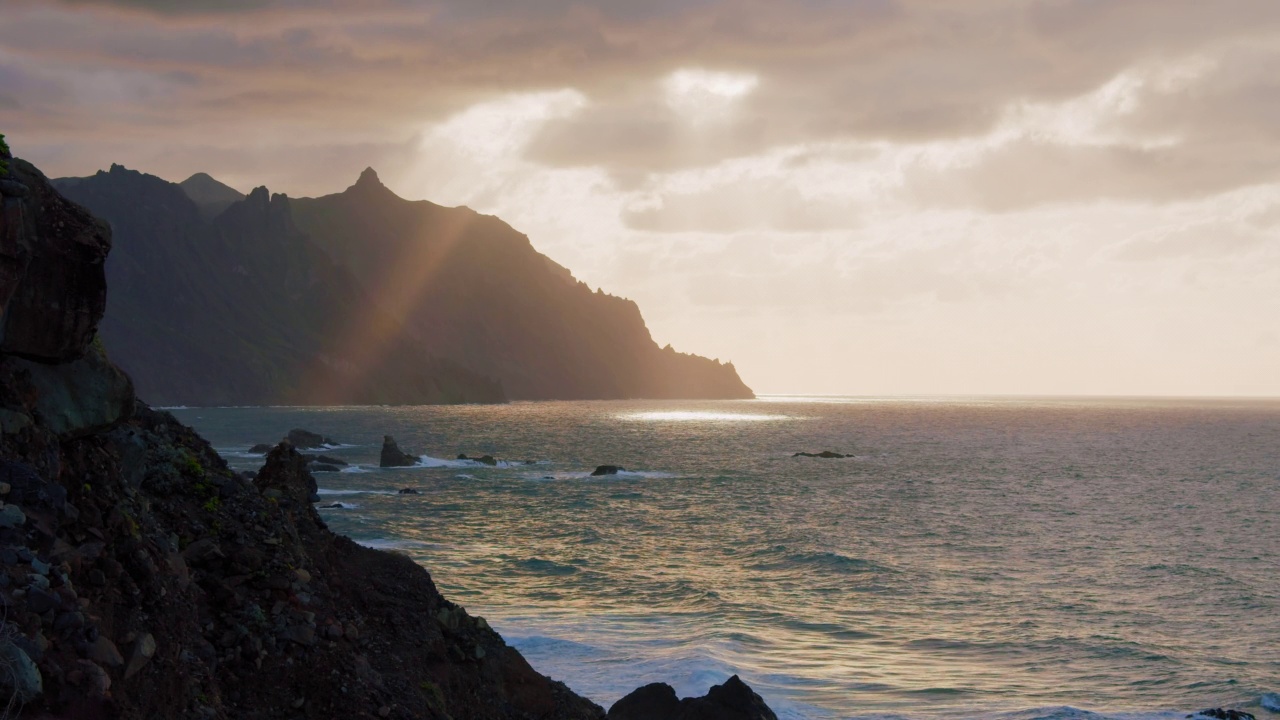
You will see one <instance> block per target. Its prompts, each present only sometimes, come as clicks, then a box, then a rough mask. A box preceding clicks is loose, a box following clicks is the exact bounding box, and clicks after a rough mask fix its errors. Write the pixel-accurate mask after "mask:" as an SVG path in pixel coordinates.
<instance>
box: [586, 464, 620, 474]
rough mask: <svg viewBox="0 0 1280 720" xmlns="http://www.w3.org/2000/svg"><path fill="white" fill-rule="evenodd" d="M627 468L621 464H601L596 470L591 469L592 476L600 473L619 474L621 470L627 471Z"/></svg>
mask: <svg viewBox="0 0 1280 720" xmlns="http://www.w3.org/2000/svg"><path fill="white" fill-rule="evenodd" d="M626 471H627V469H626V468H624V467H622V466H621V465H599V466H597V467H596V469H595V470H592V471H591V477H598V476H600V475H617V474H618V473H620V472H626Z"/></svg>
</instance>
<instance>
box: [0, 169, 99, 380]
mask: <svg viewBox="0 0 1280 720" xmlns="http://www.w3.org/2000/svg"><path fill="white" fill-rule="evenodd" d="M5 158H6V159H8V154H7V153H5ZM8 164H9V172H8V174H7V175H6V176H5V177H4V178H3V179H2V180H0V352H3V353H6V354H9V355H17V356H20V357H24V358H28V359H30V360H36V361H38V362H46V363H56V362H63V361H66V360H74V359H75V358H78V357H80V356H81V355H83V354H84V352H85V350H86V349H87V348H88V347H89V343H90V342H91V341H92V340H93V337H94V333H95V332H96V330H97V326H98V321H99V320H101V319H102V315H103V312H104V311H105V310H106V307H107V283H106V268H105V261H106V258H107V253H108V251H110V250H111V231H110V229H109V228H108V227H107V224H106V223H104V222H102V221H101V220H98V219H97V218H95V217H93V216H92V215H90V214H89V212H88V211H87V210H85V209H84V208H82V207H80V206H79V205H76V204H75V203H73V202H71V201H69V200H67V199H66V198H64V197H62V196H61V195H60V194H59V193H58V192H57V191H56V190H54V189H53V187H52V186H51V185H50V184H49V181H48V180H46V179H45V177H44V175H43V174H41V173H40V171H39V170H37V169H35V168H34V167H33V166H31V165H30V164H29V163H27V162H24V161H22V160H16V159H8Z"/></svg>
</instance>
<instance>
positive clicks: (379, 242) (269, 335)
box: [53, 165, 753, 405]
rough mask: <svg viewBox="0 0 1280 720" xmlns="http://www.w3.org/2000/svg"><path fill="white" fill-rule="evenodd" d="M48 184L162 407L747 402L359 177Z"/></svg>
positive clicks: (443, 219) (621, 306) (582, 287)
mask: <svg viewBox="0 0 1280 720" xmlns="http://www.w3.org/2000/svg"><path fill="white" fill-rule="evenodd" d="M53 184H54V186H55V187H57V188H58V189H59V190H60V191H61V192H62V193H63V194H65V195H66V196H67V197H68V198H70V199H71V200H74V201H76V202H78V203H80V204H82V205H84V206H85V207H87V208H88V209H89V210H90V211H92V212H93V213H94V214H96V215H98V216H100V217H102V218H104V219H106V220H107V221H108V222H110V223H111V225H112V229H113V231H114V249H113V250H112V252H111V255H110V256H109V259H108V261H107V281H108V284H109V287H110V288H111V292H110V294H109V295H108V305H107V311H106V317H105V319H104V320H103V322H102V324H101V327H100V332H101V335H102V337H103V340H104V342H105V343H106V345H107V347H108V348H109V349H110V351H111V353H112V356H113V358H115V360H116V362H117V363H118V364H119V365H121V366H122V367H123V368H124V369H126V370H127V371H129V372H130V374H131V375H132V376H133V378H134V380H135V382H136V384H137V387H138V392H139V395H140V396H141V397H143V398H144V399H147V400H148V401H150V402H152V403H155V404H162V405H177V404H187V405H226V404H230V405H241V404H245V405H259V404H278V403H287V404H350V403H377V404H420V403H447V402H497V401H502V400H505V399H515V400H541V399H626V398H707V399H710V398H717V399H721V398H723V399H728V398H750V397H753V395H752V392H751V390H750V388H748V387H747V386H746V385H745V384H744V383H743V382H742V380H741V379H740V378H739V377H738V374H737V371H736V370H735V369H734V367H733V365H732V364H730V363H721V362H719V361H716V360H710V359H707V358H704V357H700V356H697V355H689V354H685V353H679V352H676V351H675V350H674V349H672V348H671V347H670V346H668V347H665V348H659V347H658V346H657V345H656V343H654V342H653V339H652V337H651V336H650V334H649V331H648V329H647V328H646V326H645V323H644V320H643V318H642V317H641V315H640V310H639V308H638V307H637V306H636V304H635V303H634V302H632V301H630V300H626V299H623V298H618V297H615V296H612V295H608V294H606V293H603V292H601V291H598V290H597V291H592V290H591V289H590V288H589V287H587V285H586V284H585V283H582V282H579V281H578V280H576V279H575V278H574V277H573V275H572V273H570V272H569V270H567V269H565V268H564V267H561V266H560V265H558V264H556V263H555V262H553V261H552V260H551V259H549V258H547V257H546V256H544V255H542V254H541V253H539V252H537V251H536V250H535V249H534V248H533V246H532V245H531V244H530V242H529V240H528V238H527V237H526V236H524V235H523V234H521V233H519V232H517V231H516V230H514V229H512V228H511V227H510V226H509V225H507V224H506V223H504V222H502V221H501V220H499V219H498V218H496V217H492V216H487V215H481V214H479V213H476V212H474V211H472V210H469V209H466V208H448V207H443V206H440V205H436V204H433V203H430V202H426V201H407V200H404V199H402V198H400V197H397V196H396V195H395V194H394V193H392V192H391V191H390V190H389V189H388V188H386V187H385V186H384V185H383V184H382V183H381V181H380V180H379V179H378V176H377V174H376V173H375V172H374V171H373V170H372V169H369V170H366V171H365V172H364V173H362V174H361V176H360V178H359V179H358V180H357V181H356V183H355V184H353V185H352V186H351V187H349V188H347V190H345V191H344V192H342V193H338V194H334V195H328V196H325V197H321V198H314V199H311V198H301V199H293V198H288V197H285V196H284V195H278V194H277V195H272V194H271V193H269V192H268V190H267V189H266V188H263V187H260V188H256V189H254V190H253V191H252V192H250V193H249V194H248V195H244V194H242V193H240V192H239V191H237V190H235V189H234V188H231V187H229V186H227V185H225V184H223V183H220V182H218V181H217V180H215V179H214V178H212V177H211V176H209V175H207V174H204V173H198V174H196V175H193V176H192V177H190V178H188V179H187V180H184V181H183V182H182V183H180V184H179V183H171V182H168V181H166V180H163V179H161V178H158V177H155V176H151V175H146V174H143V173H139V172H136V171H132V170H128V169H126V168H124V167H121V166H119V165H113V166H112V167H111V169H110V170H108V171H100V172H98V173H97V174H96V175H93V176H90V177H85V178H62V179H59V180H54V181H53Z"/></svg>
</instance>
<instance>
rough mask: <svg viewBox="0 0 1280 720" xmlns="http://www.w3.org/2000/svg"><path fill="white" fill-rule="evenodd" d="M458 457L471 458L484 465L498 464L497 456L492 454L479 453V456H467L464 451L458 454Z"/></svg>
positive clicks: (462, 458) (460, 458)
mask: <svg viewBox="0 0 1280 720" xmlns="http://www.w3.org/2000/svg"><path fill="white" fill-rule="evenodd" d="M458 459H459V460H471V461H473V462H478V463H484V464H485V465H491V466H494V467H496V466H497V465H498V460H497V458H495V457H494V456H492V455H481V456H480V457H468V456H467V454H466V453H461V454H459V455H458Z"/></svg>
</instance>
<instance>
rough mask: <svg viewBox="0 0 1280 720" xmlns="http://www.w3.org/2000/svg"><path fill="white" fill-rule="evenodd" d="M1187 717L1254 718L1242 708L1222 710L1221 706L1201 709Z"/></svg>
mask: <svg viewBox="0 0 1280 720" xmlns="http://www.w3.org/2000/svg"><path fill="white" fill-rule="evenodd" d="M1187 717H1189V718H1202V717H1207V718H1214V720H1255V719H1254V717H1253V715H1252V714H1250V713H1247V712H1245V711H1243V710H1224V709H1223V708H1210V709H1208V710H1201V711H1200V712H1197V713H1194V714H1191V715H1188V716H1187Z"/></svg>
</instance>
